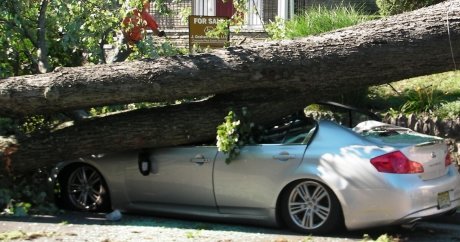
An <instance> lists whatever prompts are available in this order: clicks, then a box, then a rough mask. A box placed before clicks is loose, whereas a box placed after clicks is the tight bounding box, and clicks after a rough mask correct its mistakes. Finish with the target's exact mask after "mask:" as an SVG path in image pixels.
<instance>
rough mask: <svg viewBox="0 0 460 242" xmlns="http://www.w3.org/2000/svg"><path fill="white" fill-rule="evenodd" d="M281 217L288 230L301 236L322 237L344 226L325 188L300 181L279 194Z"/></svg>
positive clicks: (339, 207)
mask: <svg viewBox="0 0 460 242" xmlns="http://www.w3.org/2000/svg"><path fill="white" fill-rule="evenodd" d="M280 206H281V207H280V212H281V217H282V219H283V221H284V223H285V224H286V226H287V227H289V228H290V229H291V230H293V231H296V232H299V233H303V234H325V233H330V232H333V231H338V230H340V229H341V228H342V227H343V226H342V225H343V216H342V209H341V206H340V203H339V201H338V199H337V198H336V196H335V194H334V193H333V192H332V190H331V189H330V188H328V187H327V186H326V185H324V184H322V183H320V182H317V181H313V180H302V181H298V182H295V183H293V184H291V185H290V186H289V187H287V189H286V190H285V192H284V193H283V194H282V197H281V203H280Z"/></svg>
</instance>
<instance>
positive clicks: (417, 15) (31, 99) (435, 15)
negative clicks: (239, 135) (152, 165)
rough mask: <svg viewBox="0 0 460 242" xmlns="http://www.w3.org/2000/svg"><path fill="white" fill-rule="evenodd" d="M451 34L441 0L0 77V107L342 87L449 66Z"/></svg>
mask: <svg viewBox="0 0 460 242" xmlns="http://www.w3.org/2000/svg"><path fill="white" fill-rule="evenodd" d="M447 13H448V14H447ZM447 23H448V25H447ZM447 27H448V28H447ZM448 29H449V31H448ZM448 33H450V35H449V34H448ZM459 35H460V2H459V1H447V2H443V3H441V4H438V5H434V6H432V7H428V8H424V9H420V10H417V11H414V12H411V13H407V14H402V15H397V16H393V17H389V18H386V19H381V20H376V21H370V22H366V23H363V24H361V25H358V26H354V27H351V28H345V29H341V30H338V31H335V32H331V33H326V34H323V35H319V36H313V37H308V38H303V39H296V40H288V41H279V42H267V43H260V44H254V45H250V46H244V47H230V48H227V49H223V50H217V51H215V52H212V53H211V54H201V55H190V56H175V57H165V58H160V59H156V60H145V61H136V62H128V63H119V64H109V65H96V66H86V67H79V68H62V69H59V70H56V71H55V72H53V73H48V74H43V75H36V76H21V77H13V78H9V79H5V80H1V81H0V102H1V103H2V105H1V106H0V115H9V116H13V115H27V114H33V113H46V112H57V111H61V110H72V109H81V108H88V107H95V106H101V105H109V104H120V103H132V102H142V101H152V102H158V101H173V100H177V99H181V98H190V97H198V96H206V95H209V94H222V93H227V92H233V91H238V90H245V89H247V88H252V89H255V88H280V89H283V88H297V89H299V90H300V91H301V92H302V95H309V94H311V93H317V92H321V93H323V94H325V95H330V94H331V93H339V92H341V93H345V92H348V91H350V90H354V89H356V88H358V87H365V86H369V85H377V84H382V83H388V82H392V81H396V80H401V79H404V78H408V77H414V76H420V75H425V74H431V73H437V72H443V71H447V70H452V69H454V66H453V64H452V63H453V61H452V55H453V56H454V57H456V56H459V55H460V41H459ZM449 40H450V41H449ZM449 43H450V44H452V51H451V48H450V44H449Z"/></svg>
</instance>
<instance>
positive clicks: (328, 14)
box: [286, 6, 371, 38]
mask: <svg viewBox="0 0 460 242" xmlns="http://www.w3.org/2000/svg"><path fill="white" fill-rule="evenodd" d="M369 19H371V17H370V16H369V15H366V14H364V13H363V12H362V11H360V10H359V9H357V8H354V7H352V6H338V7H335V8H333V9H330V8H326V7H321V6H317V7H313V8H310V9H308V10H306V11H305V12H304V13H303V14H300V15H297V16H295V17H294V18H293V19H291V20H290V21H287V22H286V29H287V31H286V37H288V38H295V37H302V36H308V35H317V34H320V33H324V32H329V31H332V30H335V29H340V28H344V27H348V26H352V25H356V24H359V23H361V22H364V21H367V20H369Z"/></svg>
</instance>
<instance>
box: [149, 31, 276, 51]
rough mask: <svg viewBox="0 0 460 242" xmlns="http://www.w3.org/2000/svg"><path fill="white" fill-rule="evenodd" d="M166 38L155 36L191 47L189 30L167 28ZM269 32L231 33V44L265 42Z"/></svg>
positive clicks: (177, 44)
mask: <svg viewBox="0 0 460 242" xmlns="http://www.w3.org/2000/svg"><path fill="white" fill-rule="evenodd" d="M165 32H166V36H167V38H166V39H163V38H155V40H157V41H160V42H161V41H169V42H171V43H172V44H173V45H174V46H176V47H180V48H189V36H188V30H166V31H165ZM267 38H268V34H267V33H266V32H261V31H251V32H243V31H241V32H239V33H234V32H232V33H230V43H231V45H240V44H242V43H245V44H247V43H254V42H263V41H265V40H267Z"/></svg>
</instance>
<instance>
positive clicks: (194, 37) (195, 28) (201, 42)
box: [188, 15, 230, 50]
mask: <svg viewBox="0 0 460 242" xmlns="http://www.w3.org/2000/svg"><path fill="white" fill-rule="evenodd" d="M227 19H228V18H227V17H216V16H197V15H190V16H189V18H188V23H189V46H190V50H192V49H193V47H194V46H197V47H200V48H222V47H224V46H225V45H226V44H227V43H228V41H229V32H230V31H229V27H228V25H227V26H226V30H225V31H224V32H225V33H220V34H219V35H218V36H217V37H215V35H213V36H212V37H211V36H210V35H209V34H207V33H209V32H212V31H216V26H217V24H218V23H219V22H221V21H225V20H227Z"/></svg>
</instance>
